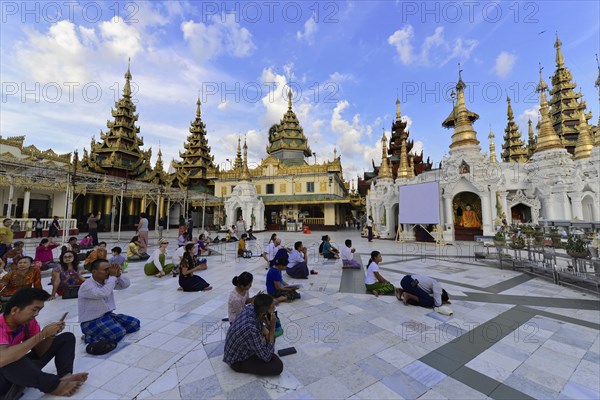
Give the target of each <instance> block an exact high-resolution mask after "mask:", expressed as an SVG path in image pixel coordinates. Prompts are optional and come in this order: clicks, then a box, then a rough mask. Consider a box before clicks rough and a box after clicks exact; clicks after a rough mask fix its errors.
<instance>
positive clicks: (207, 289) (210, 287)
mask: <svg viewBox="0 0 600 400" xmlns="http://www.w3.org/2000/svg"><path fill="white" fill-rule="evenodd" d="M209 290H212V286H209V287H206V288H204V289H202V291H203V292H208V291H209Z"/></svg>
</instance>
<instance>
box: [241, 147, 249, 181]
mask: <svg viewBox="0 0 600 400" xmlns="http://www.w3.org/2000/svg"><path fill="white" fill-rule="evenodd" d="M240 180H242V181H249V180H250V171H249V170H248V145H247V144H246V138H244V161H243V165H242V176H241V177H240Z"/></svg>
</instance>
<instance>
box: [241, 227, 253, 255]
mask: <svg viewBox="0 0 600 400" xmlns="http://www.w3.org/2000/svg"><path fill="white" fill-rule="evenodd" d="M247 239H248V235H247V234H246V233H243V234H242V236H240V241H239V242H238V251H237V255H238V257H244V258H250V257H252V252H250V255H248V250H247V249H246V240H247Z"/></svg>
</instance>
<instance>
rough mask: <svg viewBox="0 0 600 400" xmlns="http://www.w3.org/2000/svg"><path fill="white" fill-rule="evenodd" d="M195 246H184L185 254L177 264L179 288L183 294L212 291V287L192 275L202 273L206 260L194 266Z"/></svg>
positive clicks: (190, 244) (191, 244)
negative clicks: (197, 272)
mask: <svg viewBox="0 0 600 400" xmlns="http://www.w3.org/2000/svg"><path fill="white" fill-rule="evenodd" d="M195 253H196V245H195V244H194V243H188V244H186V245H185V253H183V257H182V258H181V264H179V270H180V274H179V286H181V289H180V290H183V291H184V292H200V291H208V290H211V289H212V286H210V284H209V283H208V282H206V281H205V280H204V279H202V278H201V277H199V276H198V275H194V272H196V271H203V270H205V269H206V268H207V265H206V260H205V261H204V262H203V263H200V264H196V258H195V257H194V254H195Z"/></svg>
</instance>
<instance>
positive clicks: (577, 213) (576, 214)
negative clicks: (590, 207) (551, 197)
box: [569, 193, 583, 221]
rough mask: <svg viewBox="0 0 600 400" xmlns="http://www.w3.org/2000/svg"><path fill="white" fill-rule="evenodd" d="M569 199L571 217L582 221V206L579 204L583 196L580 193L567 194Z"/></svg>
mask: <svg viewBox="0 0 600 400" xmlns="http://www.w3.org/2000/svg"><path fill="white" fill-rule="evenodd" d="M569 197H570V198H571V210H572V214H571V215H572V216H573V219H577V220H579V221H583V205H582V204H581V200H582V198H583V195H582V194H581V193H569Z"/></svg>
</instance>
